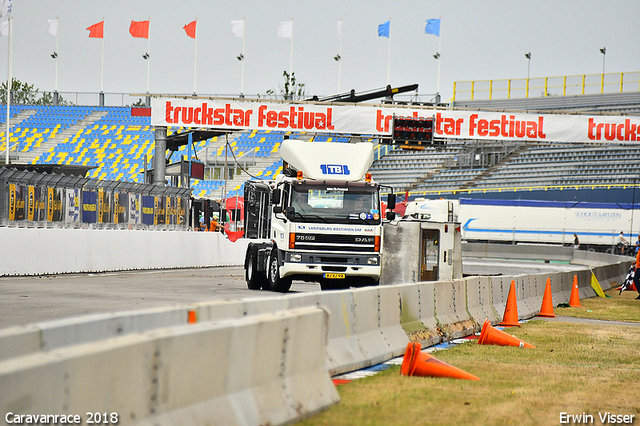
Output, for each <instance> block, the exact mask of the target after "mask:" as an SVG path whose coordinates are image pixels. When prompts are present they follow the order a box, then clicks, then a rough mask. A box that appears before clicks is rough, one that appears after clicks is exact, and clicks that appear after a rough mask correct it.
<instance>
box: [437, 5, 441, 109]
mask: <svg viewBox="0 0 640 426" xmlns="http://www.w3.org/2000/svg"><path fill="white" fill-rule="evenodd" d="M441 60H442V15H440V29H439V30H438V79H437V80H436V81H437V83H436V94H437V95H436V98H437V99H436V102H440V61H441Z"/></svg>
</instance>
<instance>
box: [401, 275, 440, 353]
mask: <svg viewBox="0 0 640 426" xmlns="http://www.w3.org/2000/svg"><path fill="white" fill-rule="evenodd" d="M395 287H396V288H397V289H398V292H399V294H400V322H401V325H402V329H403V330H404V332H405V333H406V334H407V336H408V337H409V340H410V341H412V342H418V343H420V344H421V345H423V346H425V347H427V346H431V345H435V344H437V343H440V341H441V339H442V338H441V336H440V331H439V329H438V324H437V322H436V317H435V306H434V300H435V299H434V295H433V283H417V284H401V285H397V286H395Z"/></svg>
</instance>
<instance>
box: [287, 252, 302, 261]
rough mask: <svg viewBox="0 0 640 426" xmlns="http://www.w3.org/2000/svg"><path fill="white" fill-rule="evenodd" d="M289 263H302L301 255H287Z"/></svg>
mask: <svg viewBox="0 0 640 426" xmlns="http://www.w3.org/2000/svg"><path fill="white" fill-rule="evenodd" d="M289 262H302V255H301V254H297V253H291V254H290V255H289Z"/></svg>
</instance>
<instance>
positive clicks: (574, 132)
mask: <svg viewBox="0 0 640 426" xmlns="http://www.w3.org/2000/svg"><path fill="white" fill-rule="evenodd" d="M394 115H395V116H397V117H435V119H436V129H435V131H436V135H437V136H438V137H443V138H451V139H486V140H523V141H546V142H598V143H602V142H614V143H620V142H636V141H640V118H636V117H633V118H628V117H622V116H587V115H580V116H576V115H565V114H527V113H496V112H483V111H449V110H433V109H427V108H421V107H414V106H407V107H402V106H393V107H387V106H383V105H372V104H363V105H334V104H322V103H310V102H297V103H282V102H275V101H255V100H254V101H240V100H225V99H214V100H197V99H194V100H189V99H163V98H153V99H152V101H151V124H152V125H154V126H169V127H182V126H184V127H196V128H213V129H233V130H249V129H251V130H281V131H301V132H311V133H334V134H335V133H346V134H363V135H383V136H388V135H390V134H391V121H392V119H393V116H394Z"/></svg>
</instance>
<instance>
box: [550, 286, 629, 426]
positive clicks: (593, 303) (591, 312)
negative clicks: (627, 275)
mask: <svg viewBox="0 0 640 426" xmlns="http://www.w3.org/2000/svg"><path fill="white" fill-rule="evenodd" d="M604 293H605V294H606V295H607V296H611V297H605V298H602V297H592V298H590V299H582V300H581V301H580V305H582V307H580V308H555V309H554V311H555V314H556V315H564V316H568V317H579V318H592V319H600V320H611V321H635V322H640V300H636V299H635V298H636V297H637V296H638V293H637V292H635V291H624V292H622V294H621V295H618V290H616V289H615V288H614V289H611V290H607V291H605V292H604ZM639 398H640V397H639ZM638 422H639V423H638V424H640V420H638Z"/></svg>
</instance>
